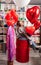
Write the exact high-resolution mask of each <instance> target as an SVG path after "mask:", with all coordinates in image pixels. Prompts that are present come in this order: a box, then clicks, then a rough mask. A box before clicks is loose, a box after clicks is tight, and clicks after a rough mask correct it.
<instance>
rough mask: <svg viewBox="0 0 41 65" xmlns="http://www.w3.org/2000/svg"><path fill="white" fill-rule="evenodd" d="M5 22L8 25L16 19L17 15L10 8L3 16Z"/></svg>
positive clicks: (12, 23)
mask: <svg viewBox="0 0 41 65" xmlns="http://www.w3.org/2000/svg"><path fill="white" fill-rule="evenodd" d="M5 19H6V22H7V25H8V26H12V25H14V24H15V23H16V22H17V21H18V15H17V13H16V12H15V10H11V11H10V12H9V13H7V14H6V16H5Z"/></svg>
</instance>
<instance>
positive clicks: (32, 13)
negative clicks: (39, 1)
mask: <svg viewBox="0 0 41 65" xmlns="http://www.w3.org/2000/svg"><path fill="white" fill-rule="evenodd" d="M39 15H40V9H39V7H38V6H34V7H32V8H29V9H27V11H26V17H27V19H28V20H29V21H30V22H31V23H32V24H33V23H34V22H33V21H32V20H33V19H38V17H39Z"/></svg>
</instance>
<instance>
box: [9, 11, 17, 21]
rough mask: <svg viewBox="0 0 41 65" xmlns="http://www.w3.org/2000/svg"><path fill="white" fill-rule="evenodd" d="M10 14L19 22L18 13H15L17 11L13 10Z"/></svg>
mask: <svg viewBox="0 0 41 65" xmlns="http://www.w3.org/2000/svg"><path fill="white" fill-rule="evenodd" d="M10 14H11V17H12V18H13V19H14V20H15V21H17V20H18V15H17V13H16V12H15V10H11V11H10Z"/></svg>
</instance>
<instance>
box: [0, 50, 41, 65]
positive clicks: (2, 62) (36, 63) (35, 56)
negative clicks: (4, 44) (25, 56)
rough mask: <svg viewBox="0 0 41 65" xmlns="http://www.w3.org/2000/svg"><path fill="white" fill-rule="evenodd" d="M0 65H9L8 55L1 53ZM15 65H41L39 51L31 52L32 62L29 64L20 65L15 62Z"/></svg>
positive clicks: (20, 64)
mask: <svg viewBox="0 0 41 65" xmlns="http://www.w3.org/2000/svg"><path fill="white" fill-rule="evenodd" d="M0 65H7V55H6V54H2V53H0ZM14 65H41V57H40V55H39V52H38V51H33V50H30V60H29V62H28V63H19V62H17V61H16V60H14Z"/></svg>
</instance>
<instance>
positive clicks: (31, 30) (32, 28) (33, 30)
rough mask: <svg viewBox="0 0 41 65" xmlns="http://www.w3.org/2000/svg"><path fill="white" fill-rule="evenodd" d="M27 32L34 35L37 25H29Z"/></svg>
mask: <svg viewBox="0 0 41 65" xmlns="http://www.w3.org/2000/svg"><path fill="white" fill-rule="evenodd" d="M25 31H26V33H28V34H29V35H32V34H33V33H34V32H35V27H34V26H27V27H26V28H25Z"/></svg>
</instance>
